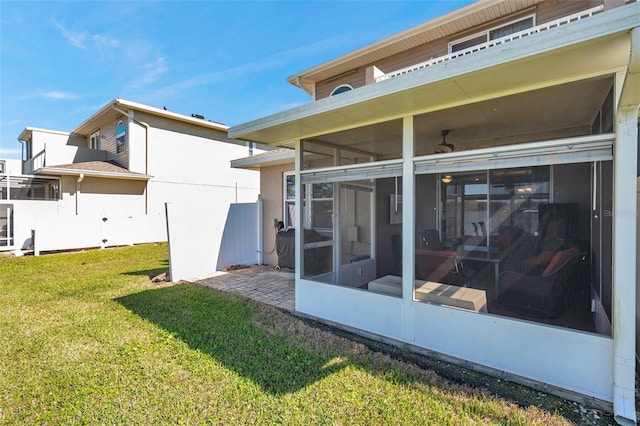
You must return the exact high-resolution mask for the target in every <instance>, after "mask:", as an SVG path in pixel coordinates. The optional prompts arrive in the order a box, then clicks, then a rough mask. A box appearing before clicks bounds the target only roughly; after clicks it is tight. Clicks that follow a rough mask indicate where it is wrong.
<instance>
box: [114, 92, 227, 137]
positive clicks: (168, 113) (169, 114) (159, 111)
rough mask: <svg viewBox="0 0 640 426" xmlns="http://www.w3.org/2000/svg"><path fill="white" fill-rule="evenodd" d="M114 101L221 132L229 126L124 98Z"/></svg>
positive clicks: (131, 107)
mask: <svg viewBox="0 0 640 426" xmlns="http://www.w3.org/2000/svg"><path fill="white" fill-rule="evenodd" d="M114 103H115V105H116V106H120V107H124V108H128V109H133V110H135V111H141V112H146V113H148V114H152V115H157V116H160V117H164V118H169V119H172V120H177V121H183V122H185V123H190V124H195V125H197V126H202V127H209V128H213V129H215V130H219V131H221V132H226V131H227V129H228V128H229V126H227V125H224V124H222V123H217V122H215V121H209V120H205V119H202V118H195V117H188V116H186V115H183V114H178V113H176V112H172V111H167V110H164V109H160V108H155V107H152V106H149V105H144V104H140V103H137V102H132V101H128V100H126V99H116V100H115V101H114Z"/></svg>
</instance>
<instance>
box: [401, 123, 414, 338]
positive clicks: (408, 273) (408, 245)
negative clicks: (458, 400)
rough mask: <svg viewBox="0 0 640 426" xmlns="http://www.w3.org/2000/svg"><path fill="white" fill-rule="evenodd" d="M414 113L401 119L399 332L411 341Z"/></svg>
mask: <svg viewBox="0 0 640 426" xmlns="http://www.w3.org/2000/svg"><path fill="white" fill-rule="evenodd" d="M413 147H414V131H413V116H406V117H404V118H403V120H402V160H403V162H402V300H403V302H404V303H403V305H404V306H403V309H402V314H403V318H402V334H403V339H404V340H405V341H406V342H413V341H414V340H415V339H414V330H413V309H412V301H413V280H414V276H415V268H414V266H413V265H414V263H415V247H414V245H415V242H414V240H415V238H414V235H415V227H416V226H415V221H414V216H415V208H414V198H415V179H414V177H413V154H414V151H413Z"/></svg>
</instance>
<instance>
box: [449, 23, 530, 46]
mask: <svg viewBox="0 0 640 426" xmlns="http://www.w3.org/2000/svg"><path fill="white" fill-rule="evenodd" d="M528 19H531V27H530V28H533V27H535V26H536V14H535V13H532V14H530V15H526V16H523V17H521V18H518V19H514V20H512V21H509V22H505V23H503V24H500V25H497V26H495V27H492V28H487V29H486V30H484V31H480V32H477V33H473V34H471V35H468V36H466V37H462V38H459V39H456V40H454V41H451V42H449V44H448V47H447V50H448V53H449V54H451V53H456V52H461V51H463V50H466V49H470V48H471V47H474V46H478V45H480V44H482V43H478V44H474V45H473V46H469V47H466V48H464V49H460V50H456V51H454V50H452V48H453V46H455V45H458V44H461V43H464V42H465V41H469V40H473V39H474V38H480V37H482V36H484V38H485V40H484V42H483V43H488V42H490V41H492V40H491V39H490V38H489V36H490V34H491V32H492V31H496V30H499V29H501V28H504V27H508V26H509V25H513V24H516V23H518V22H522V21H526V20H528ZM516 32H517V31H516ZM511 34H515V33H511ZM498 38H500V37H498ZM494 40H496V39H494Z"/></svg>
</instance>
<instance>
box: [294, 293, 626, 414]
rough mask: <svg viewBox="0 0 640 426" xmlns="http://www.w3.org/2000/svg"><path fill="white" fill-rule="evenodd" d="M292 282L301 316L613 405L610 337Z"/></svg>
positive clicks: (611, 342) (372, 294)
mask: <svg viewBox="0 0 640 426" xmlns="http://www.w3.org/2000/svg"><path fill="white" fill-rule="evenodd" d="M296 281H297V282H296V310H298V311H300V312H304V313H306V314H310V315H314V316H317V317H319V318H324V319H327V320H330V321H334V322H337V323H341V324H345V325H348V326H350V327H355V328H358V329H361V330H366V331H368V332H372V333H375V334H378V335H381V336H385V337H388V338H391V339H395V340H397V341H400V342H405V343H409V344H412V345H417V346H420V347H424V348H429V349H430V350H434V351H437V352H440V353H442V354H446V355H449V356H452V357H455V358H458V359H464V360H467V361H470V362H474V363H476V364H479V365H483V366H487V367H490V368H494V369H498V370H502V371H506V372H509V373H512V374H515V375H518V376H522V377H527V378H530V379H533V380H538V381H540V382H542V383H548V384H549V385H552V386H557V387H561V388H564V389H569V390H572V391H575V392H578V393H581V394H584V395H592V396H594V397H596V398H599V399H601V400H604V401H611V400H612V398H613V393H612V387H611V377H612V375H613V371H612V363H611V359H612V357H613V340H612V339H611V338H609V337H605V336H598V335H595V334H590V333H583V332H576V331H571V330H568V329H561V328H556V327H548V326H545V325H541V324H534V323H531V322H527V321H518V320H511V319H508V318H504V317H499V316H496V315H490V314H486V313H477V312H470V311H465V310H462V309H455V308H447V307H442V306H437V305H430V304H427V303H421V302H413V301H410V302H409V303H408V304H406V305H405V304H404V303H403V299H401V298H399V297H393V296H385V295H381V294H376V293H370V292H367V291H364V290H358V289H353V288H350V287H340V286H334V285H329V284H323V283H318V282H314V281H307V280H296ZM445 324H446V326H445ZM541 342H544V344H541ZM568 354H571V355H570V356H568ZM594 366H598V368H594ZM585 371H587V372H588V374H585Z"/></svg>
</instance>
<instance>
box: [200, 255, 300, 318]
mask: <svg viewBox="0 0 640 426" xmlns="http://www.w3.org/2000/svg"><path fill="white" fill-rule="evenodd" d="M197 284H200V285H204V286H207V287H212V288H216V289H219V290H224V291H230V292H234V293H239V294H242V295H244V296H246V297H249V298H250V299H253V300H257V301H259V302H263V303H267V304H269V305H273V306H276V307H278V308H280V309H284V310H287V311H294V310H295V277H294V274H293V272H292V271H286V270H283V271H281V272H276V271H275V270H274V269H273V266H266V265H264V266H258V265H254V266H250V267H248V268H243V269H237V270H235V271H229V272H223V273H221V274H220V275H216V276H215V277H211V278H206V279H203V280H200V281H197Z"/></svg>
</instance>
